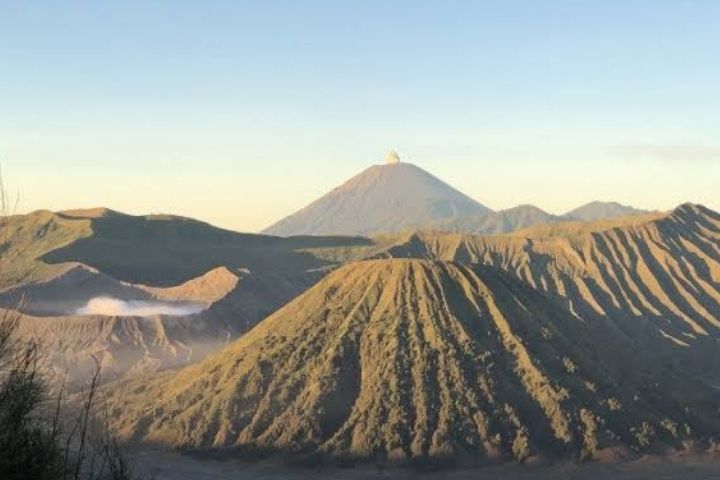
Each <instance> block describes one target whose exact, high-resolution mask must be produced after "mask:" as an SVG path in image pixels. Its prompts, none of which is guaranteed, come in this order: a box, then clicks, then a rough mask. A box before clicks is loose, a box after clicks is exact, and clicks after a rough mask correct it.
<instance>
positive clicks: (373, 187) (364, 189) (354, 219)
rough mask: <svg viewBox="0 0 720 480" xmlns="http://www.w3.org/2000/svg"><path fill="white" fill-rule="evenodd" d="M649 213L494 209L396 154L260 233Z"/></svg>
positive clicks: (486, 225)
mask: <svg viewBox="0 0 720 480" xmlns="http://www.w3.org/2000/svg"><path fill="white" fill-rule="evenodd" d="M642 213H648V212H647V211H645V210H639V209H636V208H633V207H629V206H625V205H621V204H619V203H617V202H590V203H588V204H586V205H583V206H581V207H578V208H576V209H573V210H571V211H570V212H568V213H566V214H564V215H553V214H550V213H548V212H545V211H544V210H542V209H540V208H538V207H536V206H534V205H519V206H517V207H513V208H509V209H506V210H500V211H497V212H496V211H493V210H492V209H490V208H488V207H486V206H485V205H483V204H481V203H479V202H477V201H475V200H473V199H472V198H470V197H468V196H467V195H465V194H463V193H461V192H459V191H458V190H456V189H455V188H453V187H451V186H450V185H448V184H447V183H445V182H443V181H442V180H440V179H438V178H437V177H435V176H433V175H432V174H430V173H428V172H427V171H425V170H423V169H422V168H420V167H417V166H415V165H413V164H410V163H403V162H401V161H400V159H399V157H398V155H397V154H396V153H395V152H391V154H389V155H388V161H387V163H386V164H384V165H373V166H371V167H370V168H367V169H366V170H364V171H363V172H361V173H359V174H358V175H356V176H354V177H352V178H351V179H350V180H348V181H346V182H344V183H343V184H342V185H340V186H339V187H337V188H335V189H333V190H332V191H330V192H328V193H327V194H325V195H323V196H322V197H320V198H319V199H317V200H315V201H314V202H312V203H310V204H309V205H307V206H306V207H304V208H302V209H300V210H298V211H297V212H295V213H293V214H291V215H289V216H287V217H285V218H283V219H281V220H280V221H278V222H277V223H275V224H273V225H271V226H269V227H267V228H266V229H265V230H263V231H262V232H261V233H264V234H268V235H278V236H282V237H290V236H297V235H360V236H375V235H379V234H393V233H398V232H406V231H413V230H440V231H448V232H462V233H476V234H486V235H492V234H500V233H509V232H513V231H516V230H522V229H525V228H529V227H533V226H536V225H541V224H548V223H556V222H568V221H594V220H600V219H605V218H615V217H621V216H627V215H637V214H642Z"/></svg>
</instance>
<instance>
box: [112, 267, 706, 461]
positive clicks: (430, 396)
mask: <svg viewBox="0 0 720 480" xmlns="http://www.w3.org/2000/svg"><path fill="white" fill-rule="evenodd" d="M644 358H645V357H643V356H639V355H636V354H635V352H632V351H631V350H630V349H629V348H628V346H627V344H626V342H625V341H624V340H623V339H622V338H619V337H615V336H614V334H613V333H612V331H610V330H607V329H605V330H596V329H595V328H594V327H593V326H592V325H591V324H588V323H586V322H583V321H582V320H580V319H579V318H577V317H575V316H574V315H573V314H571V313H570V312H569V311H567V310H565V309H564V308H562V307H560V306H558V305H556V304H555V303H553V302H552V301H551V300H549V299H548V298H547V297H545V296H544V295H542V294H540V293H538V292H536V291H534V290H532V289H531V288H529V287H527V286H525V285H524V284H523V283H521V282H520V281H518V280H515V279H512V278H511V277H510V276H508V275H506V274H503V273H501V272H500V271H498V270H496V269H491V268H487V267H482V266H475V267H468V266H463V265H460V264H456V263H451V262H436V261H424V260H415V259H393V260H372V261H362V262H356V263H351V264H348V265H345V266H343V267H340V268H339V269H337V270H335V271H334V272H332V273H331V274H330V275H328V276H327V277H326V278H325V279H323V280H322V281H321V282H319V283H318V284H317V285H315V286H314V287H313V288H311V289H310V290H308V291H307V292H306V293H304V294H303V295H301V296H300V297H298V298H297V299H295V300H294V301H292V302H291V303H290V304H288V305H286V306H285V307H283V308H282V309H281V310H279V311H278V312H276V313H275V314H273V315H271V316H270V317H268V318H267V319H265V320H264V321H263V322H261V323H260V324H259V325H258V326H257V327H256V328H254V329H253V330H251V331H250V332H249V333H248V334H247V335H245V336H244V337H242V338H241V339H239V340H237V341H236V342H234V343H233V344H231V345H230V346H228V347H227V348H226V349H224V350H222V351H221V352H219V353H217V354H214V355H212V356H211V357H208V358H207V359H206V360H204V361H203V362H201V363H199V364H197V365H193V366H190V367H187V368H185V369H183V370H181V371H179V372H177V373H172V372H167V373H164V374H161V375H159V376H155V377H146V378H144V379H134V380H130V381H128V382H126V383H124V384H122V385H116V386H114V387H113V388H111V389H108V391H107V396H108V398H107V401H108V405H109V408H110V415H109V417H110V418H112V419H113V426H114V428H115V429H116V430H117V431H119V432H121V433H122V434H123V435H124V436H125V437H128V438H134V439H145V440H151V441H155V442H160V443H164V444H170V445H174V446H178V447H188V448H223V449H224V450H228V448H230V449H231V450H230V451H234V450H232V448H233V447H234V448H236V449H238V450H237V451H238V452H241V451H243V450H246V451H250V452H256V453H257V452H258V451H268V452H283V453H294V454H300V455H311V456H314V455H323V456H324V455H327V456H331V457H342V458H348V457H349V458H360V459H374V460H378V461H413V460H428V459H430V460H448V459H464V460H468V461H476V462H486V461H502V460H510V459H513V458H515V459H519V460H522V459H524V458H526V457H528V456H531V455H536V454H545V455H548V456H563V457H574V458H577V457H594V456H598V455H602V454H603V452H605V451H608V449H614V448H616V447H617V448H632V449H636V450H649V449H658V448H666V447H679V446H680V445H682V443H683V442H684V441H686V440H691V439H704V438H706V437H708V436H710V435H712V434H714V433H716V432H720V422H718V420H717V417H716V415H714V413H715V412H716V411H717V407H718V403H717V402H716V401H715V400H714V397H713V396H712V393H711V392H710V391H709V389H707V388H706V387H704V386H702V385H700V384H696V383H693V382H692V381H691V380H688V379H685V378H683V377H680V376H678V375H675V374H674V373H673V371H672V370H671V369H667V368H663V369H661V368H660V366H658V365H656V364H655V363H653V362H652V361H646V360H645V359H644ZM630 359H632V362H631V360H630ZM628 365H632V368H628Z"/></svg>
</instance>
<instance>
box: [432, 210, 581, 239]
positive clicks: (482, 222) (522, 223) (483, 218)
mask: <svg viewBox="0 0 720 480" xmlns="http://www.w3.org/2000/svg"><path fill="white" fill-rule="evenodd" d="M568 220H569V219H566V218H564V217H561V216H557V215H553V214H551V213H547V212H546V211H544V210H542V209H540V208H538V207H536V206H534V205H519V206H517V207H513V208H509V209H507V210H500V211H497V212H487V213H484V214H481V215H466V216H464V217H460V218H456V219H453V220H450V221H444V222H441V223H438V224H436V225H432V229H437V230H441V231H448V232H462V233H474V234H480V235H494V234H501V233H509V232H514V231H516V230H521V229H524V228H529V227H533V226H535V225H542V224H546V223H552V222H564V221H568Z"/></svg>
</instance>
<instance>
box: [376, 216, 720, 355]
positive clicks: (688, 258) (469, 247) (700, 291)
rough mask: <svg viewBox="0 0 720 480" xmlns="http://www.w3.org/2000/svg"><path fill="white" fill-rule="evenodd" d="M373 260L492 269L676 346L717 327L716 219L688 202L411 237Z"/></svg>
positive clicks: (719, 239) (719, 248) (719, 262)
mask: <svg viewBox="0 0 720 480" xmlns="http://www.w3.org/2000/svg"><path fill="white" fill-rule="evenodd" d="M379 256H389V257H396V258H404V257H411V258H428V259H440V260H452V261H457V262H462V263H466V264H484V265H491V266H495V267H498V268H501V269H503V270H505V271H507V272H509V273H510V274H512V275H513V276H515V277H517V278H519V279H522V280H523V281H525V282H526V283H527V284H529V285H530V286H532V287H535V288H538V289H540V290H542V291H545V292H548V293H550V294H557V295H559V296H562V297H565V298H566V299H568V300H569V302H570V305H571V308H572V309H574V311H576V312H578V313H581V314H587V316H588V317H590V316H593V315H600V316H603V317H605V318H608V319H609V320H610V321H611V322H612V323H613V324H615V325H617V326H618V327H619V328H622V329H625V330H628V329H630V328H631V327H632V326H633V325H648V326H651V327H653V328H655V329H657V330H658V331H661V332H662V333H663V334H665V335H667V338H668V340H669V341H672V342H673V343H675V344H677V345H685V344H689V343H692V342H693V341H694V339H696V338H698V337H702V336H707V335H709V334H711V335H717V334H718V333H720V215H719V214H718V213H716V212H714V211H712V210H709V209H706V208H704V207H701V206H698V205H689V204H688V205H683V206H681V207H678V208H677V209H675V210H674V211H673V212H671V213H669V214H664V215H660V214H653V215H649V216H645V217H642V216H641V217H632V218H630V219H620V220H615V221H605V222H601V223H599V224H594V223H590V224H573V223H569V224H560V225H554V226H542V227H538V228H537V229H531V230H527V231H524V232H521V233H518V234H512V235H509V236H496V237H482V236H472V235H459V234H416V235H411V236H409V237H407V238H406V239H404V240H402V241H400V242H398V243H397V244H396V245H395V246H392V247H390V248H388V249H386V251H385V252H384V253H383V254H381V255H379ZM626 320H633V321H634V322H628V321H626Z"/></svg>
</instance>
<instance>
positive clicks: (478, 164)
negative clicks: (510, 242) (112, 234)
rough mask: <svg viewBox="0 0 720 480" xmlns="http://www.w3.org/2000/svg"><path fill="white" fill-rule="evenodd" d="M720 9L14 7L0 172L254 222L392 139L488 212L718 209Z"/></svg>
mask: <svg viewBox="0 0 720 480" xmlns="http://www.w3.org/2000/svg"><path fill="white" fill-rule="evenodd" d="M717 18H720V4H718V3H716V2H711V1H696V2H691V3H690V4H679V3H677V2H669V1H647V0H642V1H634V2H619V1H616V2H603V3H602V4H599V3H597V2H573V1H553V2H542V5H540V4H538V2H530V1H515V2H492V1H485V2H453V3H452V4H449V5H448V4H442V5H440V4H436V5H430V4H424V5H417V4H416V3H414V2H413V3H411V2H392V3H391V4H388V3H387V2H366V3H363V4H362V5H353V6H351V7H350V6H347V5H338V4H334V3H332V2H320V1H315V2H309V3H304V4H303V5H298V4H295V3H293V2H274V3H273V4H272V5H270V4H262V5H257V4H252V3H251V2H204V3H203V4H201V5H200V4H197V5H193V4H175V3H173V4H161V3H156V4H146V3H140V2H122V3H120V2H105V3H102V4H93V5H88V4H83V3H75V4H73V3H65V4H63V5H59V4H52V5H51V4H47V5H42V6H38V5H30V4H23V3H11V2H5V3H0V40H2V42H0V68H2V70H3V72H4V74H3V75H2V76H1V77H0V105H2V108H3V113H4V115H3V116H2V118H0V162H1V163H2V166H3V172H4V176H5V181H6V183H7V185H8V187H9V190H10V192H11V194H14V193H15V192H19V195H20V204H19V211H21V212H27V211H30V210H35V209H40V208H43V209H51V210H63V209H70V208H83V207H96V206H104V207H109V208H113V209H117V210H120V211H124V212H128V213H135V214H139V213H158V212H163V213H173V214H178V215H186V216H191V217H195V218H199V219H202V220H205V221H209V222H211V223H213V224H216V225H219V226H222V227H226V228H231V229H234V230H241V231H258V230H261V229H262V228H264V227H267V226H268V225H270V224H271V223H273V222H275V221H277V220H279V219H280V218H282V217H284V216H285V215H288V214H290V213H293V212H294V211H296V210H298V209H299V208H302V207H303V206H305V205H306V204H308V203H309V202H311V201H312V200H314V199H316V198H317V197H319V196H320V195H322V194H324V193H326V192H327V191H329V190H331V189H332V188H334V187H336V186H337V185H339V184H340V183H342V182H344V181H345V180H347V179H349V178H350V177H351V176H353V175H356V174H357V173H359V172H360V171H362V170H363V169H365V168H367V167H368V166H370V165H371V164H374V163H381V162H382V160H383V158H384V156H385V153H386V152H387V151H388V150H389V149H397V150H398V151H399V153H400V155H401V157H402V159H403V160H404V161H408V162H410V163H414V164H416V165H418V166H420V167H422V168H424V169H426V170H428V171H429V172H430V173H432V174H433V175H436V176H437V177H439V178H440V179H442V180H444V181H446V182H447V183H449V184H450V185H452V186H453V187H455V188H457V189H459V190H460V191H462V192H463V193H465V194H467V195H469V196H470V197H472V198H474V199H476V200H477V201H479V202H481V203H483V204H485V205H487V206H488V207H490V208H492V209H495V210H500V209H505V208H510V207H514V206H517V205H519V204H528V203H529V204H533V205H536V206H538V207H540V208H543V209H544V210H547V211H549V212H551V213H564V212H565V211H568V210H570V209H572V208H575V207H578V206H580V205H582V204H584V203H587V202H590V201H594V200H601V201H618V202H620V203H623V204H628V205H632V206H634V207H637V208H645V209H657V210H668V209H671V208H673V207H675V206H677V205H678V204H680V203H683V202H686V201H690V202H695V203H701V204H704V205H706V206H708V207H710V208H713V209H715V210H720V196H718V195H717V180H718V178H720V140H719V139H720V132H719V131H718V125H720V95H719V94H720V67H718V65H720V62H718V54H717V52H716V51H715V50H714V49H713V48H709V46H711V45H717V44H719V43H720V31H718V29H717V26H716V23H717ZM672 32H682V35H669V34H668V33H672Z"/></svg>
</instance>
